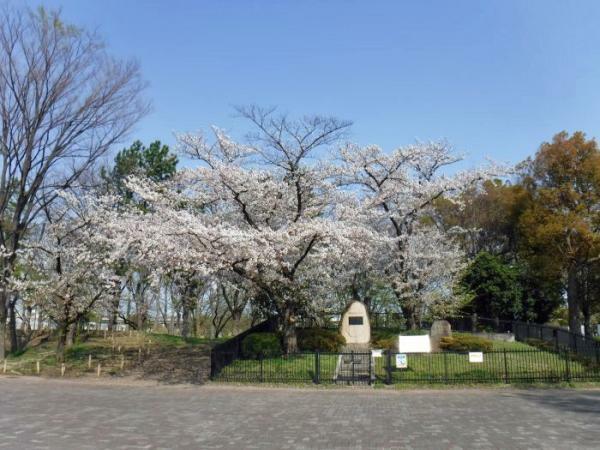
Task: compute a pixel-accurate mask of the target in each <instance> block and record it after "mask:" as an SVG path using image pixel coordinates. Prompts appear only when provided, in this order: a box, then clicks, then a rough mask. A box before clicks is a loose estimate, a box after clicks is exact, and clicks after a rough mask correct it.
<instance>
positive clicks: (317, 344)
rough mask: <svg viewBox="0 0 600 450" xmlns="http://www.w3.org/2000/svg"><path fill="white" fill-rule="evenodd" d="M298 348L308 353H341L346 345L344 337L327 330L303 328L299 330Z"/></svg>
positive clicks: (336, 332)
mask: <svg viewBox="0 0 600 450" xmlns="http://www.w3.org/2000/svg"><path fill="white" fill-rule="evenodd" d="M297 336H298V348H299V349H300V350H304V351H307V352H314V351H317V350H318V351H321V352H339V351H340V350H342V347H343V346H344V345H345V344H346V340H345V339H344V336H342V335H341V334H340V333H339V332H338V331H336V330H328V329H326V328H303V329H301V330H298V332H297Z"/></svg>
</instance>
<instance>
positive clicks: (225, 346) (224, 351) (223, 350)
mask: <svg viewBox="0 0 600 450" xmlns="http://www.w3.org/2000/svg"><path fill="white" fill-rule="evenodd" d="M275 329H276V324H275V321H274V320H273V319H271V320H265V321H264V322H261V323H259V324H258V325H255V326H253V327H252V328H249V329H247V330H246V331H244V332H243V333H240V334H238V335H237V336H234V337H232V338H231V339H228V340H227V341H225V342H222V343H221V344H218V345H215V346H214V347H213V349H212V350H211V352H210V362H211V364H210V375H211V377H212V378H215V377H216V376H217V375H218V374H219V373H220V371H221V369H222V368H223V367H225V366H227V365H228V364H231V363H232V362H234V361H236V360H240V358H241V356H242V341H243V340H244V338H245V337H246V336H248V335H249V334H252V333H264V332H269V331H275Z"/></svg>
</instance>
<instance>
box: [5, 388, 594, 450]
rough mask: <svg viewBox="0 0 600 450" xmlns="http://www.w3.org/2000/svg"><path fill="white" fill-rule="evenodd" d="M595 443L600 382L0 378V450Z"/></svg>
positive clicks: (589, 445)
mask: <svg viewBox="0 0 600 450" xmlns="http://www.w3.org/2000/svg"><path fill="white" fill-rule="evenodd" d="M599 446H600V390H554V389H549V390H515V389H489V390H479V389H473V390H437V391H433V390H431V391H388V390H380V389H375V390H373V389H368V388H362V389H351V388H350V389H310V388H309V389H286V388H272V389H268V388H259V387H257V388H254V387H235V386H228V385H209V386H203V387H198V386H156V385H151V384H149V383H128V382H121V383H111V382H101V381H99V382H94V381H69V380H44V379H36V378H6V377H5V378H2V377H0V449H4V448H8V449H32V448H51V449H78V450H79V449H92V448H93V449H96V448H104V449H120V448H128V449H138V448H139V449H141V448H151V449H155V448H156V449H158V448H198V449H210V448H240V449H242V448H449V449H450V448H452V449H454V448H485V449H487V448H498V449H508V448H564V449H571V448H598V447H599Z"/></svg>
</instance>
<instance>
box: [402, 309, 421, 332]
mask: <svg viewBox="0 0 600 450" xmlns="http://www.w3.org/2000/svg"><path fill="white" fill-rule="evenodd" d="M402 315H403V316H404V319H405V320H406V326H407V328H408V329H409V330H416V329H417V328H418V320H417V311H416V309H415V308H414V307H413V306H410V305H402Z"/></svg>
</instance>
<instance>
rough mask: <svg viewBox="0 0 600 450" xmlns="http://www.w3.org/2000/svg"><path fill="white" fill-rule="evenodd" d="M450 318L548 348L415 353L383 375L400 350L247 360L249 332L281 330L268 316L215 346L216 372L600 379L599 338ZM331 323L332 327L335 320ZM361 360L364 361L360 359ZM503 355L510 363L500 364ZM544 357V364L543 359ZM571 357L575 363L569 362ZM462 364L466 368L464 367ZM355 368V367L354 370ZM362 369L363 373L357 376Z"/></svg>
mask: <svg viewBox="0 0 600 450" xmlns="http://www.w3.org/2000/svg"><path fill="white" fill-rule="evenodd" d="M401 320H402V319H401V317H399V316H398V315H397V314H395V313H381V314H372V315H371V326H372V327H374V328H390V329H394V330H398V329H399V328H400V329H402V323H401ZM448 320H449V322H450V324H451V326H452V329H453V330H454V331H463V332H473V333H477V332H488V333H506V334H512V335H514V338H515V339H516V340H517V341H523V342H528V341H529V342H531V341H532V340H535V341H538V342H535V343H536V344H543V345H536V346H537V347H543V348H542V349H541V350H538V349H532V350H507V351H499V352H498V351H496V352H488V353H486V355H487V358H486V359H485V361H486V362H484V363H471V364H475V365H471V364H469V365H467V367H463V366H462V365H461V364H462V362H464V361H463V360H464V357H465V354H458V353H432V354H412V355H411V356H410V358H409V359H410V360H411V361H412V364H413V367H411V366H409V367H408V370H402V369H399V370H398V371H394V370H392V369H391V368H390V367H389V365H385V374H382V369H381V367H382V362H381V361H383V360H385V361H387V359H386V358H395V354H391V353H389V354H388V355H387V356H385V357H384V358H383V359H381V358H371V356H370V354H366V355H368V358H367V356H365V355H361V354H356V353H355V354H352V353H349V354H345V353H297V354H294V355H291V356H281V357H279V358H270V359H259V360H245V359H242V354H241V343H242V341H243V339H244V338H245V337H246V336H247V335H249V334H251V333H256V332H265V331H275V329H276V324H275V321H273V320H268V321H265V322H263V323H261V324H259V325H257V326H255V327H253V328H250V329H249V330H247V331H245V332H244V333H242V334H240V335H238V336H236V337H234V338H232V339H230V340H228V341H226V342H224V343H222V344H219V345H217V346H215V347H214V348H213V351H212V352H211V377H212V378H213V379H220V380H229V381H252V382H263V381H265V382H280V381H285V382H317V383H318V382H321V381H323V382H340V381H341V380H342V379H343V378H346V379H348V378H350V379H351V381H352V382H359V381H360V382H364V381H366V382H369V383H370V382H373V381H382V380H384V381H386V382H389V383H392V382H403V381H407V382H423V381H426V382H440V381H444V382H457V381H462V382H481V381H484V382H497V381H507V380H512V381H537V380H539V381H544V380H545V381H551V380H578V379H592V380H596V379H599V377H598V367H599V366H600V342H598V341H596V340H595V339H593V338H590V337H586V336H583V335H581V334H577V333H572V332H570V331H568V330H565V329H563V328H559V327H554V326H549V325H539V324H533V323H525V322H518V321H503V320H498V319H489V318H482V317H477V316H475V315H472V316H464V317H452V318H449V319H448ZM326 323H327V324H329V326H331V324H332V323H333V322H331V321H326ZM304 325H307V324H304ZM321 326H323V324H321ZM352 355H353V356H352ZM441 355H442V356H441ZM517 356H518V357H517ZM348 358H350V359H352V362H351V363H344V361H345V360H347V359H348ZM355 359H356V360H360V364H358V363H357V362H356V361H355ZM500 359H503V361H506V363H504V362H503V363H502V364H501V363H499V362H498V361H500ZM333 360H335V365H334V361H333ZM540 360H541V361H542V362H543V364H538V363H539V361H540ZM340 361H341V363H340ZM366 361H368V363H367V362H366ZM571 361H572V362H573V363H574V364H569V363H570V362H571ZM365 365H369V367H371V368H370V369H369V375H368V376H365V375H364V368H365ZM490 365H491V366H490ZM334 366H335V367H334ZM359 366H360V367H359ZM488 366H490V367H493V370H489V367H488ZM461 367H462V369H464V370H462V369H461V370H462V371H460V370H458V368H461ZM584 368H585V370H584ZM590 368H591V369H590ZM356 369H358V371H357V370H356ZM455 369H456V370H455ZM500 369H502V370H504V371H502V370H500ZM352 370H354V372H353V373H352V374H350V372H351V371H352ZM336 371H337V374H336ZM340 371H341V372H343V373H342V375H343V376H340V373H339V372H340ZM345 372H348V373H345ZM357 372H358V373H359V374H360V375H356V373H357ZM349 374H350V375H351V376H350V375H349ZM390 374H393V376H391V375H390ZM390 377H391V378H390ZM359 378H360V380H359Z"/></svg>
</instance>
